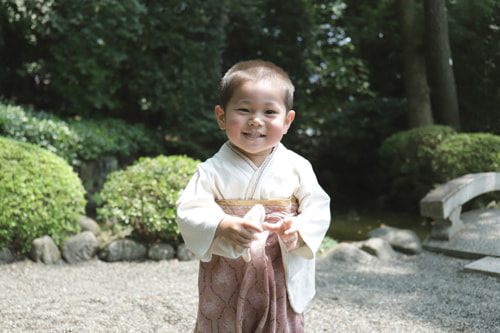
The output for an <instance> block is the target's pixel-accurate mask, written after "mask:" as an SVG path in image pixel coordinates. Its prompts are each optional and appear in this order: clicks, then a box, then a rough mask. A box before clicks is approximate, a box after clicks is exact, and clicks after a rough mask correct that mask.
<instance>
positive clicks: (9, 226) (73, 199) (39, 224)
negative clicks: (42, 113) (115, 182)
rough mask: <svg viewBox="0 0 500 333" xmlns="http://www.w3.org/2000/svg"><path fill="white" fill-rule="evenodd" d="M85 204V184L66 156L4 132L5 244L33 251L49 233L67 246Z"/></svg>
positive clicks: (1, 209) (1, 208) (0, 205)
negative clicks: (11, 137)
mask: <svg viewBox="0 0 500 333" xmlns="http://www.w3.org/2000/svg"><path fill="white" fill-rule="evenodd" d="M84 209H85V199H84V189H83V186H82V183H81V181H80V179H79V178H78V175H77V174H76V173H75V172H74V171H73V170H72V169H71V167H70V166H69V165H68V164H67V163H66V162H65V161H64V160H63V159H62V158H60V157H58V156H56V155H55V154H54V153H52V152H50V151H48V150H45V149H42V148H39V147H37V146H35V145H32V144H29V143H23V142H19V141H16V140H12V139H7V138H3V137H0V248H2V247H11V248H13V249H15V250H20V251H22V252H27V251H29V250H30V248H31V243H32V241H33V240H34V239H35V238H38V237H41V236H44V235H49V236H51V237H52V239H54V241H55V243H56V244H58V245H61V244H62V243H63V242H64V240H65V239H66V238H67V236H68V234H70V233H76V232H78V231H79V226H78V219H79V217H80V215H81V214H83V213H84Z"/></svg>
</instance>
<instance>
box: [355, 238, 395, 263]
mask: <svg viewBox="0 0 500 333" xmlns="http://www.w3.org/2000/svg"><path fill="white" fill-rule="evenodd" d="M359 247H360V249H361V250H363V251H365V252H368V253H369V254H371V255H373V256H375V257H377V258H379V259H380V260H392V259H394V258H395V257H396V252H394V250H393V249H392V247H391V245H390V244H389V243H388V242H387V241H385V240H383V239H382V238H378V237H375V238H369V239H367V240H365V241H362V242H360V243H359Z"/></svg>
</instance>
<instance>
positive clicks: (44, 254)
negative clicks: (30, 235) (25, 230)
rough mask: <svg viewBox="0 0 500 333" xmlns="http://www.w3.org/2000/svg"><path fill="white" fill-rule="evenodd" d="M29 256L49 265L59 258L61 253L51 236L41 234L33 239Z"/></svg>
mask: <svg viewBox="0 0 500 333" xmlns="http://www.w3.org/2000/svg"><path fill="white" fill-rule="evenodd" d="M30 257H31V259H32V260H33V261H35V262H43V263H44V264H46V265H51V264H55V263H57V262H58V261H59V260H60V259H61V253H60V252H59V248H58V247H57V245H56V243H54V240H53V239H52V238H50V237H49V236H43V237H40V238H36V239H34V240H33V243H32V244H31V251H30Z"/></svg>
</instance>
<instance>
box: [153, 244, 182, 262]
mask: <svg viewBox="0 0 500 333" xmlns="http://www.w3.org/2000/svg"><path fill="white" fill-rule="evenodd" d="M174 257H175V249H174V247H173V246H172V245H170V244H165V243H155V244H153V245H151V246H150V247H149V250H148V258H149V259H153V260H158V261H159V260H168V259H173V258H174Z"/></svg>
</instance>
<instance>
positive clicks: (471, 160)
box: [432, 133, 500, 183]
mask: <svg viewBox="0 0 500 333" xmlns="http://www.w3.org/2000/svg"><path fill="white" fill-rule="evenodd" d="M432 170H433V171H434V174H436V176H437V177H438V179H439V180H440V181H441V182H443V183H444V182H447V181H449V180H452V179H454V178H457V177H460V176H462V175H465V174H468V173H478V172H489V171H495V172H500V136H497V135H493V134H489V133H472V134H458V135H454V136H450V137H448V138H446V139H445V140H443V142H441V144H439V146H438V147H437V148H436V150H435V152H434V158H433V160H432Z"/></svg>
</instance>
